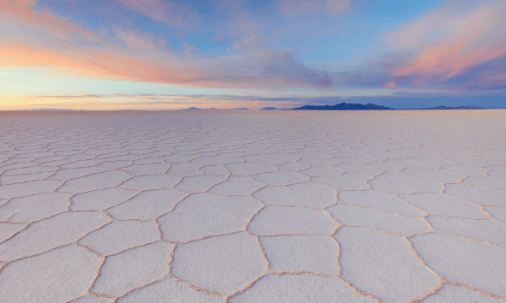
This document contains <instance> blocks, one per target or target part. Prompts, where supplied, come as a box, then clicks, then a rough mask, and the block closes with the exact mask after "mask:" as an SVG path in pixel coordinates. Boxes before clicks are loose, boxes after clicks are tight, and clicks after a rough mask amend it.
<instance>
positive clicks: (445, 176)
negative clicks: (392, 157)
mask: <svg viewBox="0 0 506 303" xmlns="http://www.w3.org/2000/svg"><path fill="white" fill-rule="evenodd" d="M402 173H403V174H405V175H408V176H413V177H416V178H420V179H425V180H431V181H437V182H443V183H458V182H460V180H462V179H463V178H465V177H466V176H464V175H458V174H455V173H449V172H445V171H441V170H429V169H409V168H408V169H405V170H403V171H402Z"/></svg>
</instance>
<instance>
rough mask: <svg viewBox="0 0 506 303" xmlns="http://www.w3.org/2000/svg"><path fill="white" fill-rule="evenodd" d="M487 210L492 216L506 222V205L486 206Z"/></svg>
mask: <svg viewBox="0 0 506 303" xmlns="http://www.w3.org/2000/svg"><path fill="white" fill-rule="evenodd" d="M485 211H486V212H487V213H489V214H490V215H491V216H492V218H494V219H496V220H498V221H501V222H504V223H506V207H492V206H487V207H485Z"/></svg>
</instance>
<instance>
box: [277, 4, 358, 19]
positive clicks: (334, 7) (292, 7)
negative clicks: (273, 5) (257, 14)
mask: <svg viewBox="0 0 506 303" xmlns="http://www.w3.org/2000/svg"><path fill="white" fill-rule="evenodd" d="M349 5H350V0H279V1H278V3H277V7H278V9H279V11H280V12H281V13H282V14H283V15H285V16H287V17H289V18H293V17H296V16H300V15H303V16H304V15H310V14H313V13H324V14H328V15H337V14H340V13H342V12H344V11H345V10H346V9H347V8H348V6H349Z"/></svg>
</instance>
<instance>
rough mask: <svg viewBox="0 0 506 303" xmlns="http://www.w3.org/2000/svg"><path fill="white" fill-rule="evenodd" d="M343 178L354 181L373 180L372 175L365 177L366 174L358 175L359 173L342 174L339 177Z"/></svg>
mask: <svg viewBox="0 0 506 303" xmlns="http://www.w3.org/2000/svg"><path fill="white" fill-rule="evenodd" d="M341 176H342V177H343V178H349V179H355V180H364V181H368V180H372V179H374V176H372V175H366V174H360V173H348V172H347V173H344V174H342V175H341Z"/></svg>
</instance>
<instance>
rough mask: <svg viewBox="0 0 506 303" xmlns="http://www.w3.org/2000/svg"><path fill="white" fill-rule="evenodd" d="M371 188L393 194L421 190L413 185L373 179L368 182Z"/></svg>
mask: <svg viewBox="0 0 506 303" xmlns="http://www.w3.org/2000/svg"><path fill="white" fill-rule="evenodd" d="M368 183H369V185H370V186H371V189H373V190H377V191H382V192H387V193H391V194H414V193H418V192H420V191H419V190H417V189H414V188H412V187H409V186H406V185H403V184H400V183H397V182H390V181H381V180H377V179H375V180H371V181H369V182H368Z"/></svg>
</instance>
